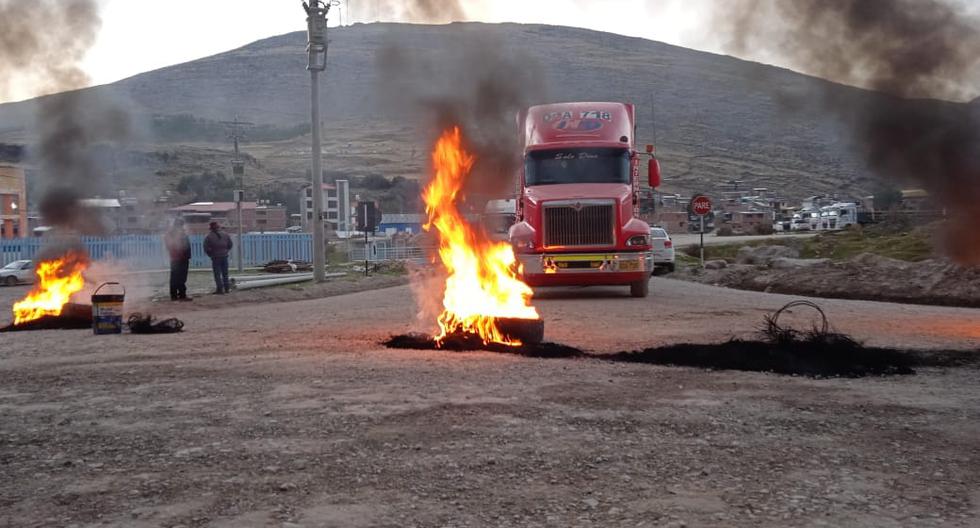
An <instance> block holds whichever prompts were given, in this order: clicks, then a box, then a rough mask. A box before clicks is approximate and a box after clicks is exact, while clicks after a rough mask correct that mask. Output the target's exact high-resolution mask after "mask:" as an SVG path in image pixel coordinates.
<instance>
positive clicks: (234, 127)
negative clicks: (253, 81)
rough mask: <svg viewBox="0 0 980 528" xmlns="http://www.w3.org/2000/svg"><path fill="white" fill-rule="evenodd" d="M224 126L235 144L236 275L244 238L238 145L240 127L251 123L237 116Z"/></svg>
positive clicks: (242, 180) (241, 266)
mask: <svg viewBox="0 0 980 528" xmlns="http://www.w3.org/2000/svg"><path fill="white" fill-rule="evenodd" d="M224 124H226V125H229V126H231V139H232V140H234V142H235V158H234V159H233V160H231V168H232V174H233V175H234V176H237V177H238V189H236V190H235V210H236V212H237V213H238V243H237V244H235V249H236V251H235V260H236V261H237V263H238V273H242V272H244V271H245V261H244V259H243V253H242V240H243V239H244V236H245V226H244V225H243V223H244V222H243V218H242V202H244V201H245V161H244V160H243V159H242V156H241V151H240V148H239V143H240V142H241V140H243V139H245V132H244V131H243V129H242V127H243V126H245V125H251V124H253V123H248V122H245V121H240V120H239V119H238V116H235V120H234V121H225V122H224Z"/></svg>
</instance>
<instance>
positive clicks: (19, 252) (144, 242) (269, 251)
mask: <svg viewBox="0 0 980 528" xmlns="http://www.w3.org/2000/svg"><path fill="white" fill-rule="evenodd" d="M232 238H233V239H234V240H235V243H236V244H238V243H239V241H238V237H237V236H233V237H232ZM190 239H191V267H192V268H210V267H211V261H210V259H208V257H207V255H205V254H204V237H203V236H201V235H195V236H191V237H190ZM44 242H45V241H44V239H43V238H20V239H13V240H0V265H6V264H8V263H10V262H13V261H15V260H22V259H33V258H35V257H36V256H37V254H38V253H39V252H40V251H41V249H42V248H43V247H44ZM82 242H83V243H84V244H85V248H86V249H87V250H88V252H89V255H90V256H91V257H92V259H93V260H117V261H123V262H125V263H126V264H127V265H129V266H130V267H133V268H140V269H166V268H167V267H168V266H169V260H170V259H169V257H168V256H167V249H166V247H165V246H164V244H163V237H162V236H152V235H131V236H119V237H111V238H96V237H83V238H82ZM241 243H242V259H243V260H244V262H245V266H249V267H251V266H261V265H263V264H265V263H267V262H269V261H273V260H290V259H291V260H305V261H308V262H309V261H311V260H313V257H312V255H313V236H312V235H310V234H306V233H300V234H293V233H290V234H251V235H244V236H243V237H242V241H241ZM235 255H236V252H235V251H232V254H231V257H232V258H231V260H232V262H231V264H232V265H233V266H234V265H237V262H236V261H235Z"/></svg>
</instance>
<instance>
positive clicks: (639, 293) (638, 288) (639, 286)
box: [630, 278, 650, 298]
mask: <svg viewBox="0 0 980 528" xmlns="http://www.w3.org/2000/svg"><path fill="white" fill-rule="evenodd" d="M630 295H631V296H632V297H637V298H643V297H647V296H648V295H650V280H649V278H647V279H644V280H641V281H637V282H634V283H633V284H630Z"/></svg>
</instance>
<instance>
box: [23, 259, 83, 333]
mask: <svg viewBox="0 0 980 528" xmlns="http://www.w3.org/2000/svg"><path fill="white" fill-rule="evenodd" d="M86 268H88V256H87V255H85V253H83V252H80V251H69V252H68V253H65V254H64V255H62V256H61V257H60V258H57V259H54V260H45V261H42V262H39V263H38V264H37V268H36V270H35V274H36V275H37V279H36V281H35V283H34V288H33V289H32V290H31V292H30V293H28V294H27V297H24V300H22V301H20V302H18V303H16V304H14V324H15V325H19V324H24V323H28V322H31V321H35V320H37V319H40V318H42V317H44V316H59V315H61V310H62V309H63V308H64V307H65V305H66V304H68V301H69V300H71V296H72V295H74V294H76V293H78V292H80V291H82V288H84V287H85V279H84V278H83V277H82V272H84V271H85V269H86Z"/></svg>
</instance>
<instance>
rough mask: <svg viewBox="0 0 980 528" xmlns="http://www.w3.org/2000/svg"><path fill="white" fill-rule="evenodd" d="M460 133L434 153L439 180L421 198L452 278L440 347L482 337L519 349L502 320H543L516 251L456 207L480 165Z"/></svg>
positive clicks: (441, 142)
mask: <svg viewBox="0 0 980 528" xmlns="http://www.w3.org/2000/svg"><path fill="white" fill-rule="evenodd" d="M462 143H463V138H462V134H461V132H460V130H459V128H458V127H455V128H453V129H451V130H447V131H446V132H444V133H443V135H442V137H440V138H439V141H438V142H437V143H436V146H435V150H434V151H433V153H432V164H433V169H434V170H435V176H434V177H433V178H432V182H431V183H430V184H429V186H428V187H426V189H425V190H424V191H423V193H422V199H423V201H424V202H425V210H426V213H427V214H428V219H429V222H428V224H426V226H425V230H426V231H430V230H431V229H432V227H435V229H436V231H437V232H438V235H439V257H440V259H441V260H442V264H443V266H445V268H446V271H447V272H448V273H449V277H448V278H447V279H446V291H445V294H444V295H443V299H442V305H443V312H442V314H440V315H439V320H438V322H439V328H440V334H439V335H438V336H436V342H437V343H441V342H442V341H443V340H444V339H445V338H446V336H448V335H450V334H454V333H463V334H473V335H478V336H479V337H480V338H481V339H482V340H483V343H484V344H490V343H499V344H503V345H510V346H520V345H521V342H520V341H518V340H516V339H513V338H510V337H508V336H506V335H504V334H503V332H501V331H500V329H499V328H498V327H497V324H496V320H497V319H498V318H513V319H539V318H540V317H539V316H538V312H537V310H535V309H534V307H533V306H531V296H532V295H533V294H534V292H533V291H532V290H531V288H530V286H528V285H527V284H525V283H524V282H523V281H521V280H520V278H518V272H519V268H518V263H517V258H516V257H515V256H514V250H513V248H512V247H511V246H510V244H508V243H506V242H494V241H492V240H490V238H489V237H488V236H487V234H486V233H485V232H484V231H482V230H474V229H473V227H472V226H471V225H470V224H469V223H468V222H467V221H466V219H464V218H463V216H462V215H461V214H460V212H459V209H458V208H457V206H456V200H457V198H458V197H459V193H460V190H461V189H462V187H463V183H464V182H465V180H466V177H467V176H468V175H469V173H470V170H472V168H473V164H474V162H475V161H476V159H475V158H474V157H473V156H472V155H470V154H469V153H468V152H466V151H465V150H464V149H463V146H462Z"/></svg>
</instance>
